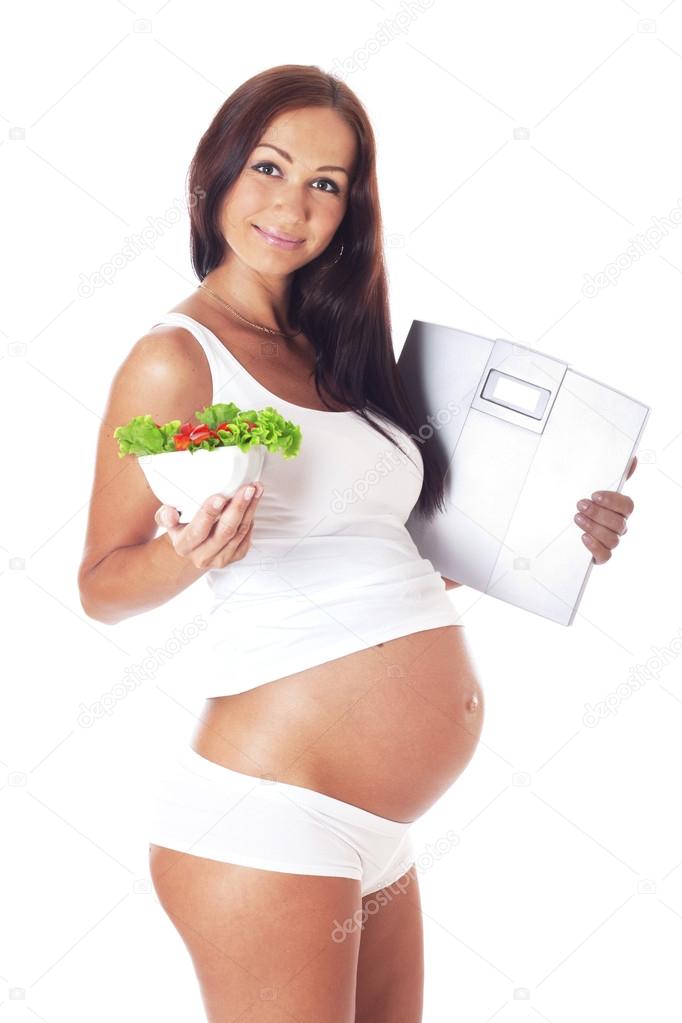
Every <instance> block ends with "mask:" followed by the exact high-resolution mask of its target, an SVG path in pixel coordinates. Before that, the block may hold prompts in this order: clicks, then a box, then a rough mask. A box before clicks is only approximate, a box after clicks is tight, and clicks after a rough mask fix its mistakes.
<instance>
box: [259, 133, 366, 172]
mask: <svg viewBox="0 0 682 1023" xmlns="http://www.w3.org/2000/svg"><path fill="white" fill-rule="evenodd" d="M263 146H266V147H267V148H268V149H274V150H275V151H276V152H277V153H279V154H280V156H283V157H284V159H285V160H288V161H289V163H293V162H294V161H293V160H292V159H291V157H290V156H289V154H288V153H287V152H285V150H284V149H280V148H279V146H273V144H272V143H271V142H260V143H259V144H258V145H257V146H256V147H255V148H256V149H262V148H263ZM317 169H318V170H319V171H323V170H333V171H341V172H342V173H343V174H345V175H346V177H347V178H350V174H349V173H348V171H347V170H346V168H345V167H336V166H333V165H331V164H326V165H325V166H324V167H318V168H317Z"/></svg>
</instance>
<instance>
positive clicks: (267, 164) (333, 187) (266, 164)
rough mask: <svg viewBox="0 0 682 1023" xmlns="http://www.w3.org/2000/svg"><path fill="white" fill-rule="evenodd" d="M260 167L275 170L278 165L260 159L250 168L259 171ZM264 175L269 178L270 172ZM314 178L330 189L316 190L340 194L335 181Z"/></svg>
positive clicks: (277, 168)
mask: <svg viewBox="0 0 682 1023" xmlns="http://www.w3.org/2000/svg"><path fill="white" fill-rule="evenodd" d="M261 167H274V168H275V170H279V167H278V166H277V164H276V163H272V162H271V161H270V160H261V162H260V163H255V164H254V165H253V167H252V168H251V170H255V171H260V168H261ZM266 177H269V178H271V177H272V174H266ZM316 180H317V181H321V182H322V183H323V184H325V185H331V189H329V188H316V189H315V191H316V192H328V193H329V194H330V195H334V194H336V195H340V194H341V189H340V188H339V186H338V185H337V184H336V182H335V181H332V180H331V179H330V178H317V179H316Z"/></svg>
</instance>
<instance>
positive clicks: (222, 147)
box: [187, 64, 443, 516]
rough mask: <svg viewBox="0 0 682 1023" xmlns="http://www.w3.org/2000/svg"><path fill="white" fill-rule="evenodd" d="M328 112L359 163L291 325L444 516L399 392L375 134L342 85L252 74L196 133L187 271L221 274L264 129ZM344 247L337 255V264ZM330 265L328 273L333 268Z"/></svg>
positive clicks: (426, 507) (297, 75)
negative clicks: (233, 214)
mask: <svg viewBox="0 0 682 1023" xmlns="http://www.w3.org/2000/svg"><path fill="white" fill-rule="evenodd" d="M313 106H315V107H327V108H330V109H332V110H335V111H337V112H338V114H339V115H340V116H341V117H343V118H344V119H345V121H346V122H347V123H348V124H349V125H350V127H351V128H353V129H354V131H355V134H356V138H357V144H358V155H357V159H356V161H355V167H354V169H353V177H352V181H351V183H350V187H349V197H348V206H347V209H346V213H345V215H344V218H343V220H342V222H341V223H340V224H339V227H338V229H337V231H336V234H335V235H334V238H333V239H332V240H331V242H330V243H329V246H328V248H327V249H326V250H325V251H324V252H323V253H321V255H320V256H318V257H316V258H315V259H313V260H311V261H310V262H309V263H307V264H306V265H305V266H302V267H300V268H299V269H298V270H296V271H295V272H294V275H293V280H292V286H291V293H290V306H289V322H290V323H293V324H295V325H296V326H297V327H300V328H301V330H302V331H303V332H304V333H305V335H306V336H307V337H308V338H309V339H310V341H311V343H312V345H313V347H314V349H315V352H316V356H315V387H316V390H317V392H318V394H319V395H320V400H321V401H322V402H324V404H325V405H329V402H327V401H326V400H325V398H324V396H323V395H322V394H321V393H320V385H321V384H322V385H323V386H324V387H325V388H326V389H327V391H328V393H329V394H330V395H331V396H332V398H333V399H334V400H336V401H339V402H341V403H342V404H344V405H347V406H348V407H350V408H352V409H355V411H356V412H357V413H358V414H359V415H361V416H362V418H363V419H365V420H366V421H367V422H368V423H369V424H370V425H371V426H372V427H373V428H374V429H375V430H377V431H378V432H379V433H381V434H382V436H384V437H386V439H387V440H389V441H391V442H392V443H395V440H394V438H393V437H391V436H389V434H388V433H387V432H386V431H385V430H384V429H383V428H382V427H381V425H380V424H378V423H376V422H374V421H373V420H372V419H370V418H368V416H367V415H366V412H365V409H367V408H368V409H369V410H370V411H374V412H377V413H379V415H380V416H384V417H385V418H386V419H388V420H389V421H390V422H392V423H394V424H395V425H396V426H398V427H399V428H401V429H402V430H404V431H405V432H406V433H408V434H409V435H410V437H411V439H412V440H413V441H414V442H415V443H416V444H417V446H418V447H419V448H420V450H421V455H422V462H423V465H424V482H423V485H422V489H421V492H420V495H419V499H418V501H417V505H418V510H419V511H420V512H421V513H422V514H424V515H426V516H431V515H432V514H433V512H434V510H435V509H436V507H438V508H440V509H442V508H443V469H442V468H441V467H440V466H439V464H438V462H437V461H436V455H435V451H434V446H433V445H426V444H424V441H423V439H422V437H421V436H420V434H419V423H418V422H417V421H416V418H415V415H414V411H413V409H412V407H411V405H410V403H409V400H408V398H407V395H406V393H405V391H404V389H403V386H402V382H401V378H400V372H399V370H398V366H397V363H396V359H395V353H394V350H393V341H392V336H391V320H390V311H389V305H388V285H387V278H386V268H385V263H384V252H383V232H382V223H381V211H380V206H379V189H378V185H377V176H376V146H375V140H374V132H373V130H372V127H371V124H370V122H369V118H368V116H367V113H366V112H365V109H364V107H363V105H362V103H361V102H360V100H359V99H358V98H357V96H356V95H355V93H354V92H353V91H352V90H351V89H349V87H348V86H347V85H346V84H345V82H343V81H341V80H340V79H337V78H335V77H334V76H333V75H330V74H327V73H326V72H324V71H322V70H321V69H320V68H319V67H316V66H314V65H304V64H284V65H281V66H279V67H273V68H268V69H267V70H265V71H262V72H261V73H260V74H257V75H254V76H253V77H252V78H249V79H248V80H247V81H246V82H244V83H243V84H242V85H240V86H239V87H238V88H237V89H235V91H234V92H233V93H232V94H231V95H230V96H228V98H227V99H226V100H225V102H224V103H223V105H222V106H221V107H220V109H219V110H218V112H217V113H216V115H215V117H214V118H213V120H212V121H211V123H210V125H209V126H208V128H207V129H206V131H205V132H204V134H203V135H202V137H201V139H200V141H199V145H198V146H197V150H196V152H195V154H194V157H193V158H192V162H191V164H190V167H189V171H188V181H187V188H188V196H189V198H190V199H191V202H189V204H188V205H189V215H190V223H191V240H190V245H191V258H192V266H193V268H194V271H195V273H196V274H197V276H198V277H199V279H200V280H203V279H204V277H205V276H206V275H207V274H208V273H210V272H211V270H213V269H215V267H217V266H219V265H220V264H221V263H222V261H223V257H224V254H225V249H226V246H227V243H226V241H225V239H224V237H223V235H222V233H221V231H220V226H219V220H218V216H219V212H220V205H221V202H222V200H223V197H224V196H225V193H226V192H227V191H228V190H229V188H230V187H231V185H232V184H233V183H234V182H235V181H236V179H237V178H238V177H239V175H240V173H241V171H242V169H243V167H244V164H245V163H246V160H247V159H248V157H249V155H250V153H251V151H252V150H253V149H254V148H255V146H256V145H257V144H258V142H259V141H260V139H261V138H262V136H263V133H264V132H265V129H266V128H267V126H268V124H269V122H270V121H271V119H272V118H273V117H276V116H277V115H279V114H280V113H282V112H284V111H288V110H293V109H300V108H302V107H313ZM341 243H343V254H342V256H341V258H340V259H339V260H338V262H335V263H334V262H333V260H334V259H335V257H336V256H337V255H338V253H339V250H340V247H341ZM330 264H331V265H330Z"/></svg>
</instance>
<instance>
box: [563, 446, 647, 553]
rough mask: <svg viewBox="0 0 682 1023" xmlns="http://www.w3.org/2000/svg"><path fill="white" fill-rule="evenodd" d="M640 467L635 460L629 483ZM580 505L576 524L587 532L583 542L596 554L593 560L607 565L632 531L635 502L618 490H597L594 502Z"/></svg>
mask: <svg viewBox="0 0 682 1023" xmlns="http://www.w3.org/2000/svg"><path fill="white" fill-rule="evenodd" d="M636 466H637V456H635V457H634V458H633V459H632V462H631V464H630V470H629V472H628V474H627V476H626V477H625V478H626V480H629V479H630V477H631V476H632V474H633V472H634V471H635V468H636ZM577 505H578V508H579V511H578V514H577V515H576V516H575V517H574V521H575V522H576V523H577V525H578V526H580V528H581V529H582V530H584V532H583V535H582V541H583V543H584V544H585V546H586V547H587V548H588V549H589V550H591V551H592V560H593V561H594V562H595V563H596V564H597V565H603V563H604V562H605V561H608V560H609V558H610V557H611V551H612V550H613V549H614V547H617V546H618V543H619V541H620V537H621V536H623V535H624V534H625V533H627V531H628V526H627V518H628V516H629V515H631V514H632V510H633V508H634V507H635V504H634V501H633V500H632V498H631V497H627V496H626V495H625V494H619V493H618V491H617V490H595V492H594V493H593V494H592V500H591V501H587V500H586V499H583V500H582V501H578V502H577Z"/></svg>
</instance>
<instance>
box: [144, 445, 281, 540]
mask: <svg viewBox="0 0 682 1023" xmlns="http://www.w3.org/2000/svg"><path fill="white" fill-rule="evenodd" d="M265 453H266V448H265V446H264V445H263V444H254V445H253V446H252V447H250V448H248V450H247V451H242V450H241V449H240V448H238V447H236V446H232V447H219V448H214V449H213V451H207V450H206V448H199V449H198V450H197V451H162V452H161V453H160V454H158V455H139V456H138V459H137V460H138V462H139V463H140V466H141V468H142V471H143V472H144V474H145V476H146V478H147V482H148V483H149V486H150V487H151V489H152V491H153V492H154V494H155V496H156V497H158V499H159V501H161V503H162V504H168V505H170V506H171V508H177V510H178V512H179V513H180V522H190V521H191V519H192V518H193V517H194V516H195V515H196V513H197V512H198V511H199V508H200V506H201V505H202V504H203V503H204V501H205V500H206V498H208V497H210V496H211V494H222V495H223V497H234V495H235V494H236V492H237V491H238V490H239V488H240V487H241V486H242V485H243V484H244V483H250V482H251V480H257V479H260V474H261V471H262V469H263V463H264V461H265Z"/></svg>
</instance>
